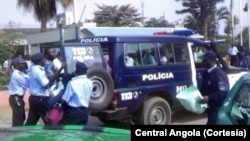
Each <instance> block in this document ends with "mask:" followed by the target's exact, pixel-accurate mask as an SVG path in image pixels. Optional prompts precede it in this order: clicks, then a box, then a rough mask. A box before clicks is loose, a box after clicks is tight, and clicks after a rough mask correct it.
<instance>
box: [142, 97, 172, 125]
mask: <svg viewBox="0 0 250 141" xmlns="http://www.w3.org/2000/svg"><path fill="white" fill-rule="evenodd" d="M171 116H172V113H171V109H170V106H169V104H168V102H167V101H166V100H165V99H163V98H161V97H152V98H150V99H148V100H147V101H146V102H145V103H144V106H143V109H142V111H141V113H140V120H139V122H140V124H143V125H168V124H170V123H171Z"/></svg>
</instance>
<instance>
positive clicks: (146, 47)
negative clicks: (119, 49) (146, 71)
mask: <svg viewBox="0 0 250 141" xmlns="http://www.w3.org/2000/svg"><path fill="white" fill-rule="evenodd" d="M155 50H156V44H153V43H126V44H125V46H124V64H125V66H127V67H133V66H148V65H156V64H157V63H158V61H157V56H156V51H155Z"/></svg>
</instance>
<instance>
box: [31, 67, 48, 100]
mask: <svg viewBox="0 0 250 141" xmlns="http://www.w3.org/2000/svg"><path fill="white" fill-rule="evenodd" d="M29 82H30V83H29V85H30V94H31V95H35V96H49V89H47V88H44V86H46V85H47V84H48V83H49V79H48V78H47V77H46V73H45V70H44V67H42V66H40V65H31V67H30V81H29Z"/></svg>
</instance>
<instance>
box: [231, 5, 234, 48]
mask: <svg viewBox="0 0 250 141" xmlns="http://www.w3.org/2000/svg"><path fill="white" fill-rule="evenodd" d="M231 10H232V11H231V12H232V13H231V14H232V43H233V44H234V10H233V6H232V9H231Z"/></svg>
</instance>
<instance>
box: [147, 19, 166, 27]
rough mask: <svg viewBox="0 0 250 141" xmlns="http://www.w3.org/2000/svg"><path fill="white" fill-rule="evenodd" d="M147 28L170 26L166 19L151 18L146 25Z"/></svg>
mask: <svg viewBox="0 0 250 141" xmlns="http://www.w3.org/2000/svg"><path fill="white" fill-rule="evenodd" d="M144 26H145V27H167V26H170V25H169V23H168V21H167V20H166V19H165V18H162V17H161V18H159V19H156V18H150V19H149V20H148V21H146V22H145V24H144Z"/></svg>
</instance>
